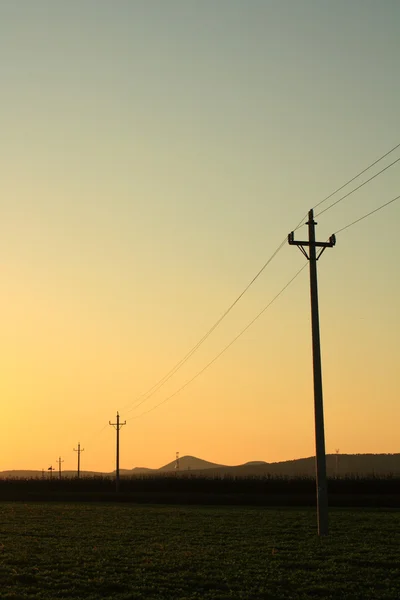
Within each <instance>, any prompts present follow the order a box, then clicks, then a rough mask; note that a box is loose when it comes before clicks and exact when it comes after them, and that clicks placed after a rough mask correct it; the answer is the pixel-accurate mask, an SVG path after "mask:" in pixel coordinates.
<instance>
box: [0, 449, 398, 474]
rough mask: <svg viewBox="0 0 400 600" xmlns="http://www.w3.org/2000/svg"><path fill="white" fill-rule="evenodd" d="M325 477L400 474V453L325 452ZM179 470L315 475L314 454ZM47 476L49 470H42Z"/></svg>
mask: <svg viewBox="0 0 400 600" xmlns="http://www.w3.org/2000/svg"><path fill="white" fill-rule="evenodd" d="M326 465H327V473H328V476H330V477H334V476H336V475H338V476H342V477H343V476H346V475H359V476H371V475H375V476H389V475H397V476H400V454H339V455H336V454H328V455H327V457H326ZM172 472H176V461H172V462H170V463H168V464H166V465H164V466H162V467H160V468H159V469H148V468H146V467H135V468H133V469H120V475H121V477H122V476H131V477H132V476H135V475H137V476H143V475H149V476H156V475H167V474H168V473H172ZM179 473H180V474H182V475H183V474H188V473H190V474H191V475H198V476H201V475H204V476H208V477H209V476H212V477H221V476H234V477H266V476H284V477H314V475H315V457H309V458H299V459H295V460H287V461H283V462H275V463H267V462H264V461H250V462H247V463H245V464H242V465H237V466H228V465H221V464H217V463H212V462H209V461H207V460H203V459H201V458H197V457H195V456H182V457H181V458H180V460H179ZM114 474H115V472H111V473H101V472H94V471H81V476H82V477H95V476H104V477H112V476H113V475H114ZM44 475H45V477H46V478H47V477H48V471H47V470H45V471H44ZM62 476H63V477H75V476H76V471H71V470H68V471H67V470H65V471H63V472H62ZM41 477H42V471H41V470H38V471H34V470H7V471H0V478H1V479H6V478H12V479H15V478H19V479H21V478H23V479H31V478H41ZM57 477H58V472H57V471H54V472H53V478H57Z"/></svg>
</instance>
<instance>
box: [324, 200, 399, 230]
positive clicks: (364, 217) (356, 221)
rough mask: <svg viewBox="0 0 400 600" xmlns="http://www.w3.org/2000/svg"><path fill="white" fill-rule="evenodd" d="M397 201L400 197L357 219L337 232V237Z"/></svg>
mask: <svg viewBox="0 0 400 600" xmlns="http://www.w3.org/2000/svg"><path fill="white" fill-rule="evenodd" d="M396 200H400V195H399V196H396V198H392V199H391V200H389V201H388V202H385V204H382V205H381V206H378V208H375V209H374V210H371V211H370V212H369V213H367V214H365V215H363V216H362V217H360V218H359V219H356V220H355V221H352V222H351V223H349V224H348V225H345V226H344V227H341V228H340V229H338V230H337V231H336V232H335V235H337V234H338V233H341V232H342V231H344V230H345V229H349V227H352V226H353V225H355V224H356V223H359V222H360V221H363V220H364V219H366V218H367V217H370V216H371V215H373V214H375V213H377V212H378V211H380V210H382V209H383V208H385V207H386V206H389V204H392V203H393V202H396Z"/></svg>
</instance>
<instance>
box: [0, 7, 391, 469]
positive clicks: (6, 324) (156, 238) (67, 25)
mask: <svg viewBox="0 0 400 600" xmlns="http://www.w3.org/2000/svg"><path fill="white" fill-rule="evenodd" d="M399 52H400V5H399V3H398V2H395V1H394V0H383V1H382V2H375V1H372V0H352V2H348V1H347V0H337V1H336V2H334V3H333V2H328V1H327V0H319V1H317V0H282V1H278V0H247V1H246V2H244V1H243V0H219V1H218V2H215V1H213V0H169V1H168V2H166V1H165V0H151V1H145V0H141V1H139V0H115V1H114V2H108V1H105V0H84V1H80V0H79V1H78V0H70V1H69V2H61V1H54V0H36V1H35V2H32V1H31V0H3V1H2V2H0V73H1V80H2V87H1V96H0V106H1V111H0V126H1V133H2V135H1V137H2V143H1V144H0V159H1V200H0V203H1V213H0V214H1V219H0V251H1V256H2V260H1V278H0V286H1V292H0V309H1V336H0V398H1V405H2V410H1V414H2V419H1V423H2V425H1V428H2V433H1V435H0V470H6V469H39V470H40V469H42V468H46V469H47V468H48V467H49V466H50V465H52V466H54V467H56V460H57V459H58V458H59V457H62V459H63V460H64V463H63V468H64V469H75V468H76V460H77V455H76V453H75V452H74V451H73V449H74V448H77V444H78V442H80V444H81V446H82V448H84V449H85V452H84V454H82V462H81V468H82V469H84V470H86V469H87V470H95V471H99V472H108V471H111V470H113V469H114V467H115V430H114V429H113V427H111V426H110V425H109V424H108V423H109V421H110V420H111V421H112V422H115V419H116V413H117V411H119V412H120V414H121V419H126V425H125V426H124V427H123V428H122V430H121V463H120V464H121V468H127V469H130V468H133V467H135V466H147V467H160V466H162V465H163V464H166V463H168V462H170V461H171V460H173V459H174V457H175V453H176V452H177V451H179V452H180V454H181V456H183V455H187V454H189V455H194V456H198V457H201V458H203V459H206V460H211V461H214V462H218V463H224V464H229V465H234V464H241V463H243V462H246V461H251V460H265V461H268V462H273V461H279V460H287V459H294V458H300V457H306V456H313V455H314V453H315V443H314V424H313V419H314V417H313V384H312V362H311V325H310V298H309V280H308V272H307V268H306V269H304V271H302V273H301V274H300V275H299V276H298V277H297V278H296V280H295V281H294V282H293V283H292V284H291V285H290V286H289V287H288V288H287V289H286V290H285V292H284V293H283V294H282V295H281V296H280V297H279V298H278V299H277V300H276V302H274V303H273V304H272V305H271V306H270V308H268V310H266V311H265V313H264V314H263V315H262V316H261V317H260V318H259V319H258V320H257V322H256V323H255V324H254V325H253V326H252V327H250V328H249V329H248V330H247V331H246V332H245V333H244V334H243V336H241V338H240V339H238V340H237V341H236V342H235V343H234V344H233V345H232V346H231V347H230V348H229V349H228V350H227V351H226V352H225V353H224V354H223V355H222V356H221V357H220V358H219V359H218V360H217V361H215V362H214V363H213V364H212V365H211V366H210V367H209V368H208V369H206V370H205V371H204V373H202V374H201V375H200V376H199V377H198V378H196V379H195V380H194V381H193V382H192V383H191V384H189V385H187V386H186V387H185V389H183V390H182V391H181V392H180V393H178V394H176V395H175V396H174V397H172V398H171V399H170V400H168V401H166V402H164V403H163V404H162V405H160V406H159V407H158V408H155V409H154V410H150V409H152V408H153V407H155V406H156V405H158V404H160V403H161V402H163V400H164V399H166V398H168V397H169V396H170V395H171V394H173V393H174V392H175V391H176V390H178V389H179V388H180V387H181V386H182V385H183V384H184V383H185V382H186V381H188V380H190V379H191V378H192V377H193V376H195V375H196V374H197V373H198V372H199V371H201V370H202V369H203V367H204V366H205V365H206V364H208V363H209V362H210V360H212V359H213V358H214V356H216V355H217V354H219V352H220V351H221V350H222V349H223V348H224V347H225V346H226V345H227V344H228V343H229V342H230V341H231V340H232V339H233V338H234V337H235V336H236V335H237V334H238V333H239V332H240V331H241V330H242V329H243V328H244V327H245V326H246V325H247V324H248V323H249V322H250V321H251V320H252V319H253V318H254V317H255V316H256V315H257V314H258V312H260V311H261V310H262V309H263V307H265V306H266V305H267V304H268V303H269V302H270V301H271V300H272V298H273V297H274V296H275V295H276V294H277V293H278V292H279V291H280V290H281V289H282V288H283V287H284V286H285V285H286V283H287V282H288V281H289V280H290V279H291V278H292V277H293V275H294V274H295V273H296V272H297V271H298V270H299V269H300V268H301V267H302V266H303V265H304V263H305V258H304V257H303V255H302V254H301V253H300V252H299V251H298V249H297V248H295V247H292V246H290V247H289V246H288V245H287V244H285V245H284V247H283V248H282V249H281V250H280V252H278V254H277V255H276V257H275V258H274V259H273V260H272V262H271V263H270V265H269V266H268V267H267V268H266V269H265V270H264V272H263V273H262V275H261V276H260V277H259V278H258V279H257V280H256V282H255V283H254V285H252V286H251V287H250V289H249V290H248V292H247V293H246V294H245V295H244V296H243V298H242V299H241V300H240V302H238V303H237V305H236V306H235V307H234V308H233V309H232V311H231V312H230V313H229V314H228V316H227V317H226V318H225V319H224V320H223V321H222V322H221V324H220V325H219V326H218V327H217V328H216V329H215V331H214V332H213V333H212V335H210V336H209V338H208V339H207V340H206V341H205V342H204V343H203V344H202V345H201V347H200V348H199V349H198V351H197V352H196V353H194V354H193V356H192V357H191V358H190V360H188V361H187V362H186V363H185V364H184V365H183V366H182V368H180V369H179V370H178V371H177V372H176V373H175V375H174V376H173V377H171V379H169V381H168V382H167V383H166V384H165V385H164V386H162V387H161V389H159V390H158V391H157V392H156V393H155V394H154V395H152V396H151V397H150V398H148V399H147V400H146V401H145V402H143V403H142V404H141V405H140V406H136V405H137V404H138V402H139V401H140V397H141V395H142V394H143V393H145V392H146V391H147V390H149V389H150V388H152V386H154V384H156V383H157V382H158V381H159V380H160V379H161V378H162V377H163V376H164V375H165V374H166V373H168V372H169V371H170V369H171V368H172V367H173V366H174V365H175V364H176V363H177V362H178V361H180V360H181V359H182V358H183V357H184V356H185V355H186V353H187V352H188V351H189V350H190V349H191V348H192V347H193V346H194V345H195V344H196V343H197V342H198V341H199V340H200V339H201V338H202V337H203V336H204V334H205V333H206V332H207V331H208V330H209V328H210V327H211V326H212V325H213V324H214V323H215V322H216V321H217V319H219V317H220V316H221V315H222V314H223V313H224V311H225V310H226V309H227V308H228V307H229V306H230V304H231V303H232V302H233V301H234V300H235V298H237V296H238V295H239V294H240V293H241V292H242V290H243V289H244V288H245V286H246V285H247V284H248V283H249V281H250V280H251V279H252V278H253V277H254V276H255V274H256V273H257V272H258V271H259V269H260V268H261V267H262V265H263V264H264V263H265V262H266V261H267V260H268V259H269V258H270V256H271V255H272V254H273V253H274V251H275V250H276V248H277V247H278V246H279V244H280V243H281V242H282V241H283V240H284V238H285V236H287V234H288V233H289V232H290V231H292V230H293V229H294V228H295V227H296V226H297V224H298V223H299V222H300V219H302V221H301V222H302V223H304V222H305V220H306V219H305V215H306V213H307V211H308V210H309V209H310V208H312V207H314V206H315V205H316V204H317V203H318V202H319V201H321V200H322V199H323V198H325V197H326V196H327V195H329V194H330V193H331V192H333V191H334V190H335V189H336V188H338V187H339V186H341V185H342V184H343V183H345V182H346V181H348V180H349V179H350V178H352V177H353V176H354V175H356V174H357V173H358V172H359V171H361V170H362V169H364V168H365V167H366V166H368V165H369V164H370V163H372V162H373V161H374V160H376V159H377V158H379V157H380V156H381V155H383V154H384V153H385V152H387V151H388V150H389V149H391V148H392V147H393V146H395V145H396V144H398V143H399V142H400V139H399V138H400V127H399V125H400V113H399V106H400V79H399V77H398V57H399ZM399 156H400V150H398V151H397V152H394V153H393V154H391V155H390V156H389V157H388V158H387V159H385V161H382V163H379V165H378V166H377V167H376V168H375V171H374V170H371V171H369V172H368V174H366V175H364V176H363V177H362V178H361V179H360V180H359V181H360V182H362V181H363V180H365V179H367V178H368V177H369V176H371V175H372V174H373V173H374V172H376V171H377V170H379V167H384V166H386V165H387V164H389V163H390V162H392V161H394V160H395V159H396V158H398V157H399ZM399 165H400V163H398V164H397V165H394V166H393V167H392V168H390V169H388V170H387V171H386V172H385V173H383V174H382V175H381V176H379V177H377V178H376V179H375V180H374V181H372V182H371V183H370V184H368V185H366V186H364V187H363V188H362V189H360V190H359V191H358V192H356V193H354V194H352V195H351V196H349V197H348V198H347V199H345V200H343V201H342V202H340V203H339V204H338V205H337V206H335V207H334V208H332V209H331V210H329V211H327V212H326V213H325V214H323V215H321V217H320V218H319V219H317V222H318V225H317V237H318V239H321V240H326V239H327V237H328V236H329V235H330V234H332V233H334V232H335V231H337V230H338V229H340V228H341V227H343V226H345V225H347V224H348V223H350V222H352V221H353V220H355V219H357V218H358V217H361V216H362V215H364V214H365V213H367V212H369V211H371V210H373V209H374V208H376V207H378V206H379V205H381V204H383V203H384V202H387V201H388V200H390V199H392V198H393V197H395V196H397V195H399V194H400V176H399V175H400V166H399ZM356 183H358V180H357V182H355V183H354V184H352V185H351V186H350V187H349V188H348V190H347V188H346V190H344V191H343V192H342V195H343V194H344V193H345V192H347V191H350V190H351V189H352V187H355V185H356ZM340 196H341V194H340V193H339V194H338V195H337V196H335V197H334V198H332V201H333V200H334V199H336V198H340ZM329 202H330V201H327V202H326V203H325V205H324V207H325V206H328V205H329ZM324 207H321V208H324ZM399 217H400V202H397V203H396V202H395V203H393V204H391V205H390V206H389V207H387V208H386V209H384V210H382V211H380V212H378V213H376V214H375V215H373V216H371V217H370V218H368V219H366V220H364V221H362V222H360V223H359V224H357V225H355V226H354V227H351V228H349V229H347V230H346V231H343V232H342V233H339V234H338V236H337V244H336V246H335V247H334V248H332V249H329V250H326V252H325V253H324V255H323V257H321V260H320V261H319V263H318V277H319V280H318V281H319V302H320V322H321V342H322V359H323V385H324V409H325V432H326V450H327V452H328V453H332V452H335V450H336V449H339V450H340V452H341V453H365V452H372V453H381V452H384V453H395V452H399V451H400V447H399V436H398V423H399V420H400V404H399V368H398V366H399V363H400V350H399V345H398V338H399V332H400V328H399V313H398V307H399V305H400V282H399V267H398V265H399V257H400V251H399V246H398V241H397V237H398V226H399V224H400V219H399ZM306 234H307V230H306V228H305V227H303V228H301V229H299V230H298V231H297V232H296V236H297V237H300V238H303V239H304V236H306ZM138 398H139V400H138ZM149 410H150V412H148V413H147V414H143V413H145V412H146V411H149Z"/></svg>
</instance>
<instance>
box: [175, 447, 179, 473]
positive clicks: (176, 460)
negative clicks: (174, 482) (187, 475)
mask: <svg viewBox="0 0 400 600" xmlns="http://www.w3.org/2000/svg"><path fill="white" fill-rule="evenodd" d="M179 466H180V465H179V452H177V453H176V455H175V475H178V472H179Z"/></svg>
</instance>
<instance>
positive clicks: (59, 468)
mask: <svg viewBox="0 0 400 600" xmlns="http://www.w3.org/2000/svg"><path fill="white" fill-rule="evenodd" d="M56 462H57V463H58V479H61V463H63V462H64V461H63V460H61V456H59V457H58V460H56Z"/></svg>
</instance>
